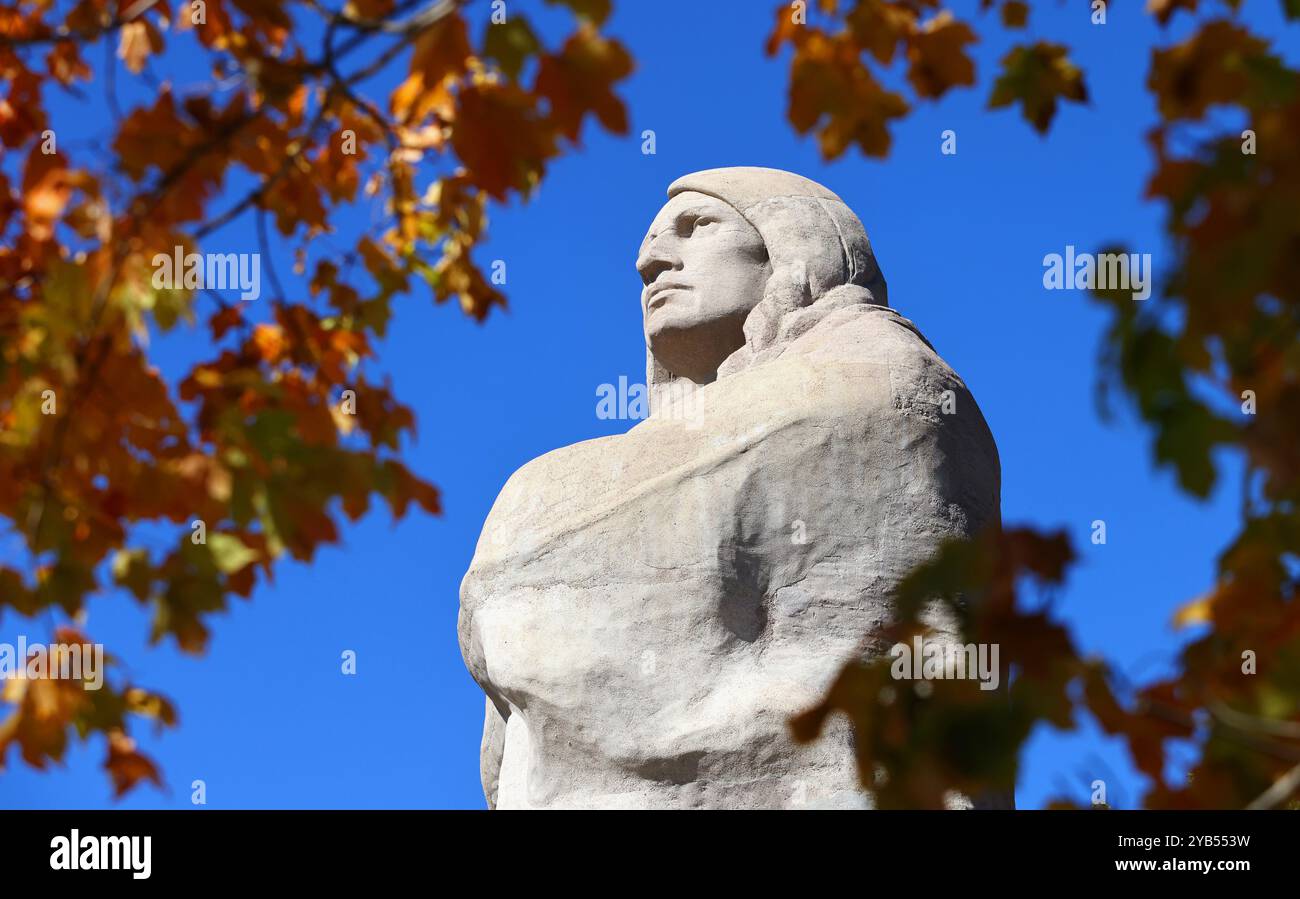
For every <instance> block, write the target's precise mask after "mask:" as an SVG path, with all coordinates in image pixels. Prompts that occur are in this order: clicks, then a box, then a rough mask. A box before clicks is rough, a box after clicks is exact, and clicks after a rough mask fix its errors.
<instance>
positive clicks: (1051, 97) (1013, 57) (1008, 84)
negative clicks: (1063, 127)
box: [989, 41, 1088, 134]
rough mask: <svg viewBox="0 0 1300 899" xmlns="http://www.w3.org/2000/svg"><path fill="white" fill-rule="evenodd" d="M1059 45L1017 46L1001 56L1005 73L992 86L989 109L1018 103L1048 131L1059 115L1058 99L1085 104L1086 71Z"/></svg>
mask: <svg viewBox="0 0 1300 899" xmlns="http://www.w3.org/2000/svg"><path fill="white" fill-rule="evenodd" d="M1068 52H1069V51H1068V50H1067V49H1066V48H1065V47H1063V46H1061V45H1060V44H1052V43H1048V42H1046V41H1039V42H1037V43H1035V44H1030V45H1022V46H1019V47H1016V48H1014V49H1013V50H1012V51H1011V52H1010V53H1008V54H1007V55H1006V56H1004V57H1003V58H1002V74H1001V75H999V76H998V79H997V81H996V82H995V83H994V85H993V92H992V94H991V95H990V96H989V108H990V109H997V108H1000V107H1003V106H1010V105H1012V104H1013V103H1019V104H1020V107H1021V112H1022V114H1023V115H1024V117H1025V119H1027V120H1028V121H1029V123H1030V124H1031V125H1033V126H1034V129H1035V130H1036V131H1038V132H1039V133H1040V134H1042V133H1045V132H1046V131H1047V129H1048V127H1049V126H1050V125H1051V124H1052V119H1053V118H1054V117H1055V116H1056V104H1057V100H1058V99H1062V100H1069V101H1071V102H1074V103H1086V102H1087V101H1088V90H1087V88H1086V87H1085V86H1084V83H1083V73H1082V72H1081V71H1080V70H1079V69H1078V68H1077V67H1076V66H1075V65H1074V64H1073V63H1071V62H1070V60H1069V56H1068Z"/></svg>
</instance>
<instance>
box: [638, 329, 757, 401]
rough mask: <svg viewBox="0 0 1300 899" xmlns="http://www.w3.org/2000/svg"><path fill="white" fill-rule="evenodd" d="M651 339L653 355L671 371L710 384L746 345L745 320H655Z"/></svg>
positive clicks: (676, 374)
mask: <svg viewBox="0 0 1300 899" xmlns="http://www.w3.org/2000/svg"><path fill="white" fill-rule="evenodd" d="M665 319H667V317H666V316H665ZM647 339H648V341H649V344H650V352H651V353H652V354H654V357H655V358H656V359H657V360H659V364H660V365H662V366H663V367H664V368H666V369H668V371H670V372H672V373H673V374H674V375H675V376H677V377H682V378H689V379H690V380H692V381H694V382H695V383H696V384H709V383H712V382H713V381H715V380H717V378H718V366H720V365H722V363H723V362H724V361H725V360H726V358H727V357H728V356H730V355H731V354H732V353H734V352H735V351H736V350H738V349H740V348H741V347H742V346H744V345H745V332H744V317H743V316H733V317H729V318H720V319H714V320H712V321H707V322H698V321H696V322H690V323H687V322H676V321H671V320H665V321H663V322H662V323H658V322H653V320H652V323H651V327H650V329H649V333H648V335H647Z"/></svg>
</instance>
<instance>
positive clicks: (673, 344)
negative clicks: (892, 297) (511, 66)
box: [637, 167, 886, 386]
mask: <svg viewBox="0 0 1300 899" xmlns="http://www.w3.org/2000/svg"><path fill="white" fill-rule="evenodd" d="M668 197H669V199H668V202H667V203H666V204H665V205H664V207H663V208H662V209H660V210H659V213H658V215H656V216H655V219H654V221H653V222H651V224H650V228H649V230H648V231H647V232H646V236H645V239H644V240H643V241H642V243H641V251H640V254H639V255H638V257H637V270H638V271H639V272H640V274H641V280H642V282H643V284H644V285H645V286H644V289H643V290H642V293H641V310H642V314H643V321H644V325H645V337H646V348H647V355H648V359H647V368H648V369H649V372H648V374H649V379H650V384H651V386H654V385H655V384H663V383H664V382H666V381H668V380H671V379H674V378H688V379H689V380H691V381H694V382H695V383H697V384H706V383H708V382H710V381H713V380H714V379H715V378H716V377H717V376H718V370H719V368H720V367H721V366H722V363H723V362H724V361H726V360H727V359H728V357H730V356H732V355H733V354H734V353H736V352H737V351H739V350H741V349H742V348H744V347H746V346H747V345H748V346H749V348H750V350H751V351H758V350H760V349H763V348H765V347H766V346H767V345H769V344H771V343H772V342H773V341H777V340H779V339H780V337H781V335H782V334H783V327H782V323H783V322H788V321H789V320H790V316H791V315H792V314H795V313H798V312H800V310H803V309H805V308H806V307H809V306H816V305H817V304H819V303H820V302H821V301H822V300H823V299H825V298H828V296H829V295H831V294H832V293H834V295H835V298H836V303H835V305H837V306H838V305H842V304H843V303H844V302H845V301H846V300H851V301H853V302H865V303H877V304H880V305H885V304H886V294H885V281H884V278H883V277H882V276H881V274H880V269H879V267H878V266H877V265H876V260H875V256H874V254H873V253H872V251H871V244H870V242H869V241H868V240H867V235H866V231H865V230H864V229H863V227H862V223H861V222H860V221H859V220H858V217H857V216H856V215H854V214H853V212H852V210H850V209H849V208H848V206H846V205H845V204H844V202H843V201H842V200H840V198H839V197H837V196H836V195H835V194H833V193H831V192H830V191H829V190H827V189H826V188H824V187H822V186H821V185H820V184H817V183H816V182H814V181H810V180H809V179H807V178H804V177H803V176H801V175H796V174H794V173H792V172H783V171H780V170H777V169H764V168H751V167H735V168H722V169H709V170H706V171H702V172H696V173H694V174H691V175H685V176H683V177H681V178H678V179H677V180H676V181H674V182H673V183H672V184H671V185H669V187H668ZM850 286H851V287H852V288H853V290H851V291H845V290H842V289H840V288H846V287H850ZM786 330H788V329H786Z"/></svg>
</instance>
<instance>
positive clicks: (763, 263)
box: [636, 191, 772, 384]
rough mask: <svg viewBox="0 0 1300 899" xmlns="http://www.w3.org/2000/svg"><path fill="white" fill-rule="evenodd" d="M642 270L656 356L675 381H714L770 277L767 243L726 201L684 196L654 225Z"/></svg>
mask: <svg viewBox="0 0 1300 899" xmlns="http://www.w3.org/2000/svg"><path fill="white" fill-rule="evenodd" d="M636 268H637V271H638V272H640V273H641V280H642V281H643V282H644V283H645V289H644V290H642V291H641V312H642V315H643V318H644V322H645V335H646V340H647V342H648V343H649V345H650V351H651V352H652V353H653V354H654V355H655V358H656V359H658V360H659V362H660V363H661V364H662V365H663V366H664V367H665V368H667V369H668V370H669V371H671V372H672V373H673V374H675V375H681V376H683V377H687V378H690V379H691V380H692V381H695V382H696V383H698V384H706V383H708V382H710V381H713V380H714V379H715V378H716V377H717V374H718V366H719V365H721V364H722V362H723V361H724V360H725V359H726V358H727V357H728V356H730V355H731V354H732V353H733V352H735V351H736V350H738V349H740V347H742V346H743V345H744V343H745V335H744V331H743V330H742V326H743V325H744V322H745V317H746V316H747V315H749V312H750V310H752V309H753V308H754V307H755V306H757V305H758V302H759V300H761V299H762V298H763V288H764V286H765V285H766V283H767V279H768V277H769V276H770V275H771V273H772V269H771V266H770V265H769V264H768V260H767V247H766V245H765V244H764V243H763V239H762V238H761V237H760V236H759V234H758V232H757V231H755V230H754V226H753V225H751V224H750V223H749V222H747V221H745V219H744V218H743V217H742V216H741V215H740V213H738V212H737V211H736V210H735V209H733V208H732V207H730V206H728V205H727V204H726V203H724V202H722V201H721V200H717V199H714V198H713V197H710V196H707V195H705V194H701V193H695V192H693V191H684V192H682V193H679V194H677V195H676V196H675V197H673V198H672V199H670V200H669V201H668V203H667V204H665V205H664V207H663V208H662V209H660V210H659V214H658V215H657V216H655V220H654V221H653V222H651V223H650V230H649V231H647V232H646V236H645V240H643V241H642V242H641V252H640V255H639V256H638V257H637V261H636Z"/></svg>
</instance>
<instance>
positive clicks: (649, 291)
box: [645, 281, 695, 313]
mask: <svg viewBox="0 0 1300 899" xmlns="http://www.w3.org/2000/svg"><path fill="white" fill-rule="evenodd" d="M694 289H695V288H693V287H691V286H690V285H689V284H681V283H678V282H676V281H665V282H664V283H662V284H660V283H658V282H656V283H653V284H651V285H650V286H649V287H648V288H646V293H645V296H646V307H645V309H646V312H647V313H648V312H650V310H652V309H657V308H659V307H660V306H662V305H663V304H664V302H665V301H666V300H667V298H668V294H669V293H672V292H673V291H674V290H694Z"/></svg>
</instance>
